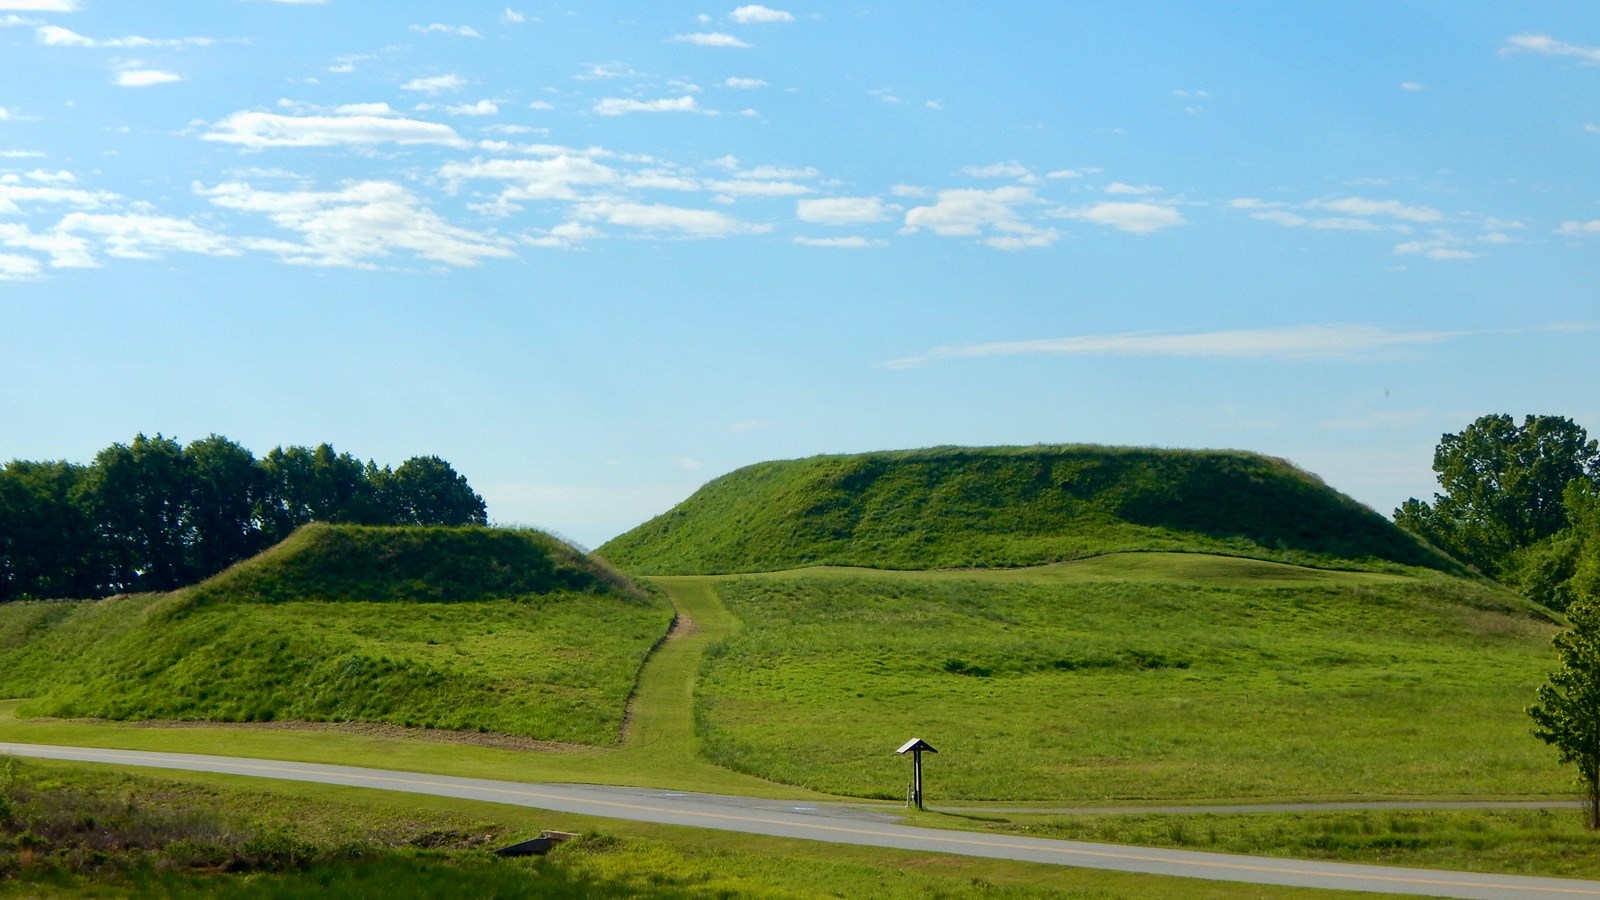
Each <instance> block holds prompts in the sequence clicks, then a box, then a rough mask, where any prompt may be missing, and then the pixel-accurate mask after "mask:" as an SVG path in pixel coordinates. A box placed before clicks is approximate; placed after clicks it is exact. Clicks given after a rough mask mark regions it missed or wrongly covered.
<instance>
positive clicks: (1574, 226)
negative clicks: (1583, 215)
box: [1556, 219, 1600, 237]
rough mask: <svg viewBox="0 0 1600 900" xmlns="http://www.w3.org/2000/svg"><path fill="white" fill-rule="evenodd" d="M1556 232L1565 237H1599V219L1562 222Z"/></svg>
mask: <svg viewBox="0 0 1600 900" xmlns="http://www.w3.org/2000/svg"><path fill="white" fill-rule="evenodd" d="M1556 234H1560V235H1565V236H1567V237H1600V219H1590V220H1589V221H1587V222H1562V223H1561V225H1560V227H1558V228H1557V229H1556Z"/></svg>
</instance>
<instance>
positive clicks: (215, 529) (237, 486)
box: [182, 434, 266, 579]
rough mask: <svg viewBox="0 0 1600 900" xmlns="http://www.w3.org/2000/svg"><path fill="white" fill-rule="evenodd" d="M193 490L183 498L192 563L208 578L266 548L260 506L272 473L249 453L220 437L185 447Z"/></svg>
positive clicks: (196, 573) (196, 572)
mask: <svg viewBox="0 0 1600 900" xmlns="http://www.w3.org/2000/svg"><path fill="white" fill-rule="evenodd" d="M183 456H184V459H185V461H186V463H187V467H188V481H189V486H188V491H187V496H185V497H183V498H182V502H183V504H184V508H183V523H184V530H185V543H186V545H187V547H188V551H189V553H188V559H187V564H188V568H189V570H190V572H191V573H192V574H193V577H195V578H197V579H198V578H207V577H210V576H211V575H215V574H216V573H218V572H220V571H222V570H223V569H225V568H227V567H228V566H230V565H232V564H233V563H235V562H238V561H239V560H241V559H244V558H245V557H247V556H251V555H253V554H255V553H257V552H259V551H260V550H261V549H263V547H264V546H265V545H266V542H265V541H264V539H263V538H262V531H261V527H260V524H259V523H258V522H257V520H256V508H257V506H258V505H259V504H260V501H261V499H262V497H263V495H264V494H265V488H266V473H265V472H264V471H263V470H262V469H261V468H260V467H259V466H257V465H256V458H255V456H254V455H253V454H251V452H250V451H249V450H246V449H245V448H243V447H241V446H239V445H238V444H236V443H234V442H233V441H230V440H228V439H227V438H225V437H222V436H220V435H215V434H213V435H211V436H210V437H208V438H205V439H204V440H199V441H194V442H192V443H190V444H189V446H187V447H185V448H184V449H183Z"/></svg>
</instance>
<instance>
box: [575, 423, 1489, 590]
mask: <svg viewBox="0 0 1600 900" xmlns="http://www.w3.org/2000/svg"><path fill="white" fill-rule="evenodd" d="M1130 550H1182V551H1197V552H1210V553H1220V554H1225V555H1233V556H1249V557H1256V558H1262V559H1272V560H1279V561H1284V562H1295V563H1304V564H1311V565H1318V566H1323V567H1336V568H1338V567H1343V568H1369V569H1373V568H1376V569H1389V570H1398V569H1399V568H1401V567H1403V566H1420V567H1431V568H1437V569H1441V570H1445V571H1455V572H1459V571H1460V566H1459V565H1458V564H1456V563H1455V562H1454V561H1452V560H1450V559H1449V558H1448V557H1445V556H1443V555H1442V554H1440V553H1439V552H1438V551H1437V550H1434V549H1433V548H1431V547H1429V546H1427V545H1426V544H1423V543H1421V542H1419V541H1418V540H1416V539H1415V538H1413V537H1412V536H1410V535H1408V534H1406V533H1405V532H1403V531H1401V530H1400V529H1398V528H1396V527H1395V526H1394V525H1393V524H1392V523H1390V522H1389V521H1388V520H1386V519H1384V518H1383V517H1382V516H1379V515H1378V514H1377V513H1375V512H1373V511H1372V510H1370V509H1368V508H1366V507H1364V506H1362V505H1361V504H1359V503H1357V502H1355V501H1354V500H1352V499H1350V498H1349V497H1346V496H1344V495H1343V494H1340V493H1338V492H1336V491H1334V490H1333V489H1331V488H1329V487H1328V486H1327V485H1325V484H1323V483H1322V482H1321V481H1320V480H1318V479H1317V478H1316V477H1315V476H1312V475H1310V474H1308V473H1306V472H1303V471H1301V470H1299V469H1296V468H1294V467H1293V466H1291V465H1290V464H1288V463H1287V462H1284V461H1283V460H1279V459H1271V458H1268V457H1263V456H1258V455H1255V454H1250V453H1240V452H1232V451H1188V450H1154V449H1138V448H1116V447H1093V446H1038V447H987V448H960V447H939V448H933V449H929V450H911V451H900V452H891V453H867V454H858V455H852V456H817V457H812V458H809V459H800V460H787V461H780V462H767V463H760V464H757V465H754V466H749V467H746V468H743V469H740V470H738V471H735V472H731V473H729V474H727V475H724V476H723V477H721V478H718V479H716V480H714V481H712V482H710V483H709V484H707V485H705V486H704V487H702V488H701V489H700V490H699V491H697V492H695V494H694V495H693V496H692V497H690V498H689V499H688V500H685V501H684V502H683V503H680V504H679V505H678V506H676V507H674V508H673V509H672V510H671V511H669V512H667V513H665V514H663V515H661V516H658V517H656V518H655V519H652V520H650V521H649V522H646V523H644V524H643V525H640V526H639V527H638V528H635V529H633V530H632V531H630V532H628V533H627V534H624V535H621V536H619V537H617V538H614V539H613V540H611V541H610V542H608V543H606V544H605V545H604V546H602V547H601V548H600V551H599V552H600V553H601V554H602V555H604V556H605V557H606V558H607V559H610V560H612V561H614V562H616V563H617V564H619V565H621V566H623V567H624V568H626V569H627V570H628V571H629V572H633V573H637V574H678V575H689V574H713V573H731V572H765V571H777V570H782V569H792V568H796V567H801V566H815V565H841V566H869V567H873V568H880V569H937V568H956V567H961V568H979V567H984V568H995V567H1012V566H1029V565H1038V564H1041V563H1048V562H1055V561H1059V560H1067V559H1078V558H1083V557H1089V556H1095V555H1098V554H1102V553H1109V552H1115V551H1130Z"/></svg>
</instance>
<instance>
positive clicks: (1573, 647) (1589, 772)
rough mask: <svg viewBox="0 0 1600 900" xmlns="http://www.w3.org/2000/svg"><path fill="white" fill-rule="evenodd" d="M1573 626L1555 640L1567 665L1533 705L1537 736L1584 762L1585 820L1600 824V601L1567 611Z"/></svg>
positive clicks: (1580, 768) (1541, 690)
mask: <svg viewBox="0 0 1600 900" xmlns="http://www.w3.org/2000/svg"><path fill="white" fill-rule="evenodd" d="M1567 619H1568V621H1569V622H1570V623H1571V627H1570V628H1568V629H1567V630H1566V631H1563V632H1561V633H1560V634H1557V635H1556V636H1555V639H1554V643H1555V647H1556V658H1557V660H1558V661H1559V662H1560V664H1561V668H1560V669H1559V670H1558V671H1556V672H1553V673H1551V675H1550V678H1549V680H1548V681H1547V682H1546V683H1545V684H1543V685H1540V687H1539V702H1538V703H1536V704H1534V705H1533V706H1530V707H1528V715H1529V716H1531V717H1532V718H1533V722H1534V729H1533V734H1534V736H1535V737H1537V738H1539V739H1540V740H1542V741H1544V742H1545V743H1547V744H1551V745H1554V746H1555V748H1556V750H1557V752H1558V753H1559V754H1560V759H1561V762H1562V763H1569V762H1570V763H1574V764H1576V765H1577V767H1578V782H1579V784H1580V785H1582V787H1583V792H1584V819H1585V821H1586V822H1587V823H1588V825H1589V827H1590V828H1591V829H1600V603H1597V602H1596V601H1594V600H1581V601H1579V602H1577V603H1575V604H1573V605H1572V607H1571V608H1570V609H1568V611H1567Z"/></svg>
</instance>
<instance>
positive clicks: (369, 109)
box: [334, 103, 400, 116]
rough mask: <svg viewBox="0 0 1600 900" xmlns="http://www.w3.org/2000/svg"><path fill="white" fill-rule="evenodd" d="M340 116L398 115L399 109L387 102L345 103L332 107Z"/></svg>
mask: <svg viewBox="0 0 1600 900" xmlns="http://www.w3.org/2000/svg"><path fill="white" fill-rule="evenodd" d="M334 112H336V113H338V114H339V115H341V116H398V115H400V111H399V110H397V109H395V108H394V107H392V106H390V105H389V104H387V103H346V104H344V105H343V106H340V107H337V108H335V109H334Z"/></svg>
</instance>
